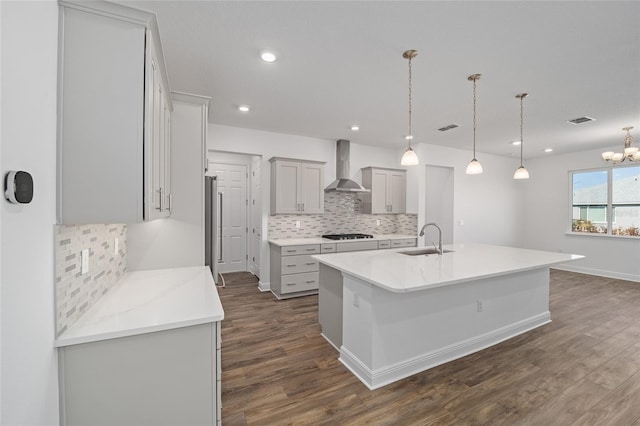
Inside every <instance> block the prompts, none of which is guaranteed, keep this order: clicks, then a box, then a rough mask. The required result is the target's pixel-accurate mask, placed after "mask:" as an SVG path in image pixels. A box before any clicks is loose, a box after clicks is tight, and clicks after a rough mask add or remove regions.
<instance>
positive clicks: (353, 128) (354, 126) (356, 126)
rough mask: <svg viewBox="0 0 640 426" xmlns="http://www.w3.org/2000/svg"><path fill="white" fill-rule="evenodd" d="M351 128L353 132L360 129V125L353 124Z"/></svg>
mask: <svg viewBox="0 0 640 426" xmlns="http://www.w3.org/2000/svg"><path fill="white" fill-rule="evenodd" d="M351 130H353V131H354V132H357V131H358V130H360V126H358V125H356V124H354V125H353V126H351Z"/></svg>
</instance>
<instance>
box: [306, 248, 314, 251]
mask: <svg viewBox="0 0 640 426" xmlns="http://www.w3.org/2000/svg"><path fill="white" fill-rule="evenodd" d="M307 251H316V249H314V248H309V249H307Z"/></svg>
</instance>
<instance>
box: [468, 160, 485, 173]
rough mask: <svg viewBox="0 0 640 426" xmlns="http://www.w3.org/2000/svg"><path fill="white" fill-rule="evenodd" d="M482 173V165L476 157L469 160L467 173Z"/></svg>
mask: <svg viewBox="0 0 640 426" xmlns="http://www.w3.org/2000/svg"><path fill="white" fill-rule="evenodd" d="M480 173H482V165H481V164H480V162H479V161H478V160H476V159H475V158H474V159H473V160H471V161H470V162H469V164H468V165H467V174H468V175H479V174H480Z"/></svg>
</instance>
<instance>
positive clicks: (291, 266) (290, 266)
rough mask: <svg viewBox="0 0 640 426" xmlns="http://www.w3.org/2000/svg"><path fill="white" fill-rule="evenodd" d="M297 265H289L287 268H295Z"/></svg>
mask: <svg viewBox="0 0 640 426" xmlns="http://www.w3.org/2000/svg"><path fill="white" fill-rule="evenodd" d="M294 266H296V265H295V263H294V264H293V265H287V268H293V267H294Z"/></svg>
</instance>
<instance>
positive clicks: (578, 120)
mask: <svg viewBox="0 0 640 426" xmlns="http://www.w3.org/2000/svg"><path fill="white" fill-rule="evenodd" d="M590 121H596V119H595V118H591V117H587V116H586V115H585V116H584V117H578V118H574V119H573V120H567V123H571V124H575V125H578V124H583V123H588V122H590Z"/></svg>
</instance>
